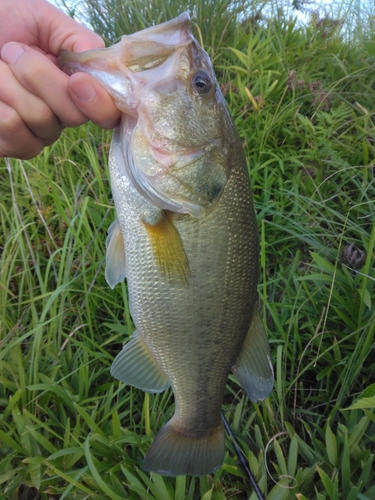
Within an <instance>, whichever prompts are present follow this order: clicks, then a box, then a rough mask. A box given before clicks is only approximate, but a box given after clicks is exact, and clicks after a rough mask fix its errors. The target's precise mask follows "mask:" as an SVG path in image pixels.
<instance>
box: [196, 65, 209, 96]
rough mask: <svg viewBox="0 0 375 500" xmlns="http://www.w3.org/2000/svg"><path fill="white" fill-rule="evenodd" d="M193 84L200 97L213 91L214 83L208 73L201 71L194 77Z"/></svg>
mask: <svg viewBox="0 0 375 500" xmlns="http://www.w3.org/2000/svg"><path fill="white" fill-rule="evenodd" d="M191 84H192V86H193V89H194V90H195V91H196V92H197V93H198V94H199V95H206V94H208V93H209V91H210V90H211V88H212V85H213V82H212V80H211V77H210V75H209V74H208V73H206V71H203V70H199V71H197V72H196V73H195V74H194V75H193V77H192V79H191Z"/></svg>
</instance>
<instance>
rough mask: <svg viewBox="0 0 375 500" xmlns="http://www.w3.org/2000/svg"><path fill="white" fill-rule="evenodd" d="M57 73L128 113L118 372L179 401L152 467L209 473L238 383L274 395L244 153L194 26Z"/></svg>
mask: <svg viewBox="0 0 375 500" xmlns="http://www.w3.org/2000/svg"><path fill="white" fill-rule="evenodd" d="M60 62H61V65H62V67H63V69H64V70H65V71H67V72H68V73H72V72H74V71H85V72H87V73H90V74H91V75H93V76H94V77H95V78H96V79H97V80H98V81H99V82H100V83H101V84H102V85H103V86H104V87H105V88H106V89H107V91H108V92H109V93H110V94H111V95H112V96H113V98H114V100H115V102H116V105H117V106H118V108H119V109H120V110H121V111H122V121H121V125H119V126H118V127H117V129H116V130H115V131H114V135H113V141H112V144H111V151H110V158H109V171H110V181H111V188H112V192H113V198H114V204H115V208H116V212H117V219H116V220H115V221H114V222H113V223H112V225H111V226H110V228H109V231H108V237H107V256H106V279H107V281H108V283H109V285H110V286H111V287H114V286H115V285H116V284H117V283H119V282H120V281H123V280H124V278H125V277H126V279H127V283H128V289H129V304H130V312H131V315H132V318H133V321H134V324H135V325H136V332H134V334H133V336H132V338H131V340H130V341H129V342H128V343H127V344H126V345H125V346H124V348H123V350H122V351H121V352H120V353H119V354H118V355H117V357H116V358H115V360H114V362H113V365H112V368H111V373H112V375H113V376H114V377H116V378H118V379H119V380H122V381H123V382H125V383H127V384H131V385H133V386H135V387H137V388H139V389H142V390H144V391H150V392H155V393H156V392H161V391H164V390H165V389H166V388H167V387H169V386H171V387H172V390H173V393H174V398H175V413H174V416H173V418H172V419H171V420H170V421H169V422H168V423H167V424H166V425H165V426H164V427H163V428H162V429H161V430H160V432H159V433H158V434H157V436H156V438H155V440H154V442H153V444H152V445H151V447H150V449H149V451H148V452H147V454H146V456H145V459H144V462H143V467H144V469H145V470H149V471H155V472H158V473H160V474H164V475H172V476H176V475H183V474H189V475H193V476H195V475H203V474H207V473H209V472H212V471H215V470H217V469H218V468H220V466H221V464H222V462H223V457H224V430H223V424H222V420H221V406H222V401H223V396H224V392H225V386H226V382H227V378H228V374H229V372H230V371H231V370H233V371H234V373H235V374H236V376H237V378H238V380H239V382H240V384H241V385H242V387H243V388H244V390H245V391H246V393H247V394H248V396H249V397H250V399H251V400H253V401H258V400H262V399H264V398H266V397H267V395H268V394H269V392H270V391H271V389H272V385H273V371H272V365H271V361H270V351H269V345H268V341H267V337H266V333H265V331H264V328H263V326H262V322H261V320H260V318H259V315H258V313H257V310H256V303H257V291H256V287H257V280H258V258H259V248H258V247H259V244H258V234H257V224H256V219H255V213H254V208H253V201H252V197H251V190H250V181H249V177H248V173H247V167H246V160H245V156H244V152H243V147H242V144H241V141H240V139H239V137H238V134H237V132H236V130H235V127H234V124H233V122H232V119H231V117H230V115H229V112H228V109H227V106H226V103H225V100H224V98H223V96H222V93H221V91H220V87H219V85H218V84H217V82H216V79H215V74H214V71H213V68H212V64H211V61H210V59H209V57H208V55H207V53H206V52H205V51H204V50H203V49H202V48H201V47H200V45H199V44H198V42H197V41H196V40H195V39H194V37H193V35H192V33H191V30H190V20H189V16H188V14H187V13H184V14H181V15H180V16H179V17H177V18H176V19H173V20H171V21H168V22H166V23H163V24H160V25H158V26H153V27H150V28H148V29H145V30H143V31H140V32H137V33H134V34H133V35H129V36H123V37H122V39H121V41H120V42H119V43H118V44H116V45H114V46H112V47H109V48H107V49H101V50H93V51H88V52H84V53H80V54H76V53H62V54H61V56H60Z"/></svg>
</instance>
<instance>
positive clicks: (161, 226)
mask: <svg viewBox="0 0 375 500" xmlns="http://www.w3.org/2000/svg"><path fill="white" fill-rule="evenodd" d="M143 224H144V226H145V228H146V231H147V235H148V237H149V239H150V243H151V247H152V250H153V252H154V256H155V260H156V262H157V265H158V267H159V269H160V271H161V273H162V274H163V275H164V276H165V277H166V278H167V279H168V281H175V280H177V281H183V282H187V281H188V277H189V264H188V260H187V257H186V254H185V250H184V246H183V244H182V241H181V236H180V235H179V233H178V231H177V229H176V227H175V226H174V224H173V222H172V221H171V218H170V215H169V213H168V212H167V211H163V212H162V214H161V217H160V218H159V220H158V221H157V222H156V223H155V224H150V223H148V222H146V221H143Z"/></svg>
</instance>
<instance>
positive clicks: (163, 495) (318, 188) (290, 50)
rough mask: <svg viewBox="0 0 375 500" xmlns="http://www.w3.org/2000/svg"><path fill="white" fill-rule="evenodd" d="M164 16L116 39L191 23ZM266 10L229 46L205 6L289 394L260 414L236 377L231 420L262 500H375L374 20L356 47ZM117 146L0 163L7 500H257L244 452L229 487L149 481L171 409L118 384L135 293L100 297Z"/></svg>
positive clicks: (232, 463)
mask: <svg viewBox="0 0 375 500" xmlns="http://www.w3.org/2000/svg"><path fill="white" fill-rule="evenodd" d="M87 4H88V5H89V7H90V9H92V10H90V9H88V10H87V12H88V16H89V17H90V19H91V20H92V22H93V24H94V26H96V28H97V29H98V30H99V31H101V32H102V33H104V34H105V36H107V37H108V38H111V39H114V38H116V37H117V36H118V35H119V31H113V32H109V31H108V32H106V31H105V29H107V28H108V26H109V23H108V24H106V25H105V26H107V28H105V27H104V28H105V29H104V28H101V26H100V24H95V22H94V21H95V19H97V23H99V20H98V14H97V11H96V10H95V6H96V4H95V3H93V0H87ZM107 5H108V9H109V8H114V10H116V9H117V8H118V7H117V6H115V7H113V5H114V3H112V2H110V1H109V0H107ZM142 5H143V8H144V9H145V10H142ZM155 5H156V6H157V8H158V9H159V10H160V15H159V14H158V16H159V17H158V18H157V19H156V17H155V18H152V17H150V16H151V14H150V12H148V11H147V9H146V7H145V3H143V2H141V0H137V2H135V1H134V2H131V3H130V2H124V3H123V4H122V8H123V9H128V10H125V11H124V15H123V19H125V20H126V19H130V21H129V24H128V25H126V24H124V25H123V26H121V25H120V21H119V24H118V26H117V25H116V26H115V28H116V30H120V31H123V32H126V31H128V32H129V31H131V30H132V29H131V28H132V26H134V29H135V28H137V29H139V28H141V27H142V24H141V23H142V22H143V23H144V24H146V25H147V24H149V22H150V21H151V20H155V21H160V20H163V19H166V18H168V17H170V16H171V15H175V14H176V13H178V12H179V11H180V10H182V8H180V4H178V3H172V4H168V5H170V7H168V9H171V10H167V11H165V10H163V4H162V3H160V5H159V4H158V3H157V2H155ZM186 5H187V8H188V9H189V8H191V7H190V4H186ZM202 5H203V4H202ZM232 5H233V4H232ZM241 5H242V4H241ZM255 7H256V5H255ZM255 7H254V6H251V8H252V10H249V16H246V19H245V17H241V16H240V17H239V16H238V15H235V13H230V15H229V16H228V17H227V18H226V20H225V22H226V23H227V26H228V29H227V30H226V31H225V30H224V31H223V30H222V29H221V28H220V29H217V26H218V25H217V22H218V21H217V19H218V17H217V16H216V15H215V16H214V15H213V14H212V16H211V17H212V18H211V17H210V16H208V17H210V19H211V22H209V20H208V19H206V21H205V23H206V24H204V20H202V18H201V17H199V16H200V15H201V14H202V12H203V10H202V6H201V4H200V3H199V2H198V3H197V7H196V9H197V10H196V14H197V15H196V20H197V25H198V26H201V27H202V26H203V28H204V29H201V30H200V33H201V36H202V37H203V40H204V44H205V47H206V48H207V50H208V51H209V53H210V55H211V56H212V58H213V60H214V63H215V67H216V70H217V74H218V78H219V80H220V83H221V84H222V85H223V90H225V93H226V99H227V101H228V104H229V106H230V109H231V112H232V116H233V118H234V120H235V122H236V125H237V127H238V130H239V133H240V135H241V138H242V139H243V143H244V148H245V151H246V154H247V157H248V159H249V171H250V174H251V178H252V184H253V191H254V196H255V204H256V209H257V215H258V222H259V233H260V235H261V282H260V284H259V294H260V298H261V307H262V310H263V317H264V319H265V322H266V323H267V327H268V331H269V338H270V342H271V347H272V354H273V362H274V367H275V375H276V381H275V388H274V390H273V392H272V393H271V395H270V397H269V398H268V399H267V400H266V401H265V402H263V403H262V404H259V405H257V404H253V405H251V404H250V402H249V401H248V399H247V398H246V396H245V395H244V393H243V391H242V390H241V388H240V387H239V385H238V384H237V382H236V380H235V379H234V378H233V377H230V380H229V382H228V388H227V394H226V396H225V401H224V406H223V408H224V413H225V415H226V417H227V419H228V420H229V422H230V424H231V426H232V428H233V431H234V434H235V436H236V438H237V440H238V442H239V444H240V446H241V448H242V450H243V452H244V453H245V455H246V457H247V458H248V460H249V465H250V467H251V470H252V472H253V474H254V475H255V477H256V479H257V481H258V482H259V484H260V487H261V489H262V491H263V492H264V494H265V496H266V497H267V499H269V500H276V499H283V500H286V499H295V498H298V499H300V500H304V499H309V500H310V499H315V498H316V499H318V500H321V499H330V500H336V499H345V500H354V499H357V498H358V499H360V500H366V499H368V500H372V499H373V498H375V486H374V484H375V472H374V471H375V468H374V463H373V461H374V456H375V439H374V435H375V412H374V408H375V404H374V396H375V389H374V384H375V361H374V359H375V357H374V353H375V349H374V334H375V306H374V303H375V269H374V255H375V250H374V247H375V217H374V215H375V201H374V200H375V175H374V168H375V167H374V161H375V127H374V120H375V113H374V107H373V103H374V102H375V73H374V70H373V61H374V56H375V37H374V35H373V29H372V28H373V25H374V18H373V17H371V16H368V17H362V20H361V24H360V25H358V24H356V25H355V26H356V29H355V30H352V31H351V30H350V28H348V27H347V26H346V25H344V26H343V27H340V26H339V25H337V24H335V23H334V22H332V21H330V20H329V19H326V20H325V23H318V22H317V20H316V18H314V19H312V20H311V22H309V23H308V24H307V25H306V26H304V27H301V26H299V25H298V23H296V22H295V21H293V20H292V19H289V18H287V17H286V16H283V14H282V13H281V12H279V13H278V14H277V13H276V14H274V15H273V16H272V17H271V18H270V19H268V18H267V17H266V15H265V14H264V16H263V18H261V17H262V16H259V15H257V16H256V15H255V14H254V13H256V12H257V9H256V8H255ZM209 8H210V9H211V8H212V9H214V10H215V9H216V11H217V12H219V13H221V14H220V15H219V17H220V18H222V19H224V13H226V12H228V8H227V2H224V1H223V2H222V3H221V2H216V3H215V7H214V4H213V3H210V4H209ZM129 9H130V10H131V13H130V10H129ZM172 9H174V10H172ZM159 10H158V11H157V12H159ZM130 14H132V15H133V16H134V18H133V17H130ZM137 16H138V17H137ZM136 18H137V19H138V21H137V22H139V23H140V24H134V25H133V24H132V23H133V22H134V23H135V22H136ZM119 19H120V20H121V16H119ZM101 22H102V23H104V24H105V20H102V21H101ZM358 22H359V21H358ZM215 23H216V24H215ZM233 23H234V24H233ZM104 24H103V26H104ZM358 26H359V27H360V29H359V27H358ZM108 29H109V28H108ZM111 29H112V28H111ZM196 34H197V36H200V35H199V31H197V32H196ZM110 140H111V135H110V133H108V132H104V131H101V130H98V129H96V128H95V127H93V126H91V125H88V126H86V127H81V128H79V129H76V130H66V131H65V133H64V135H63V137H62V138H61V139H60V140H59V141H58V142H57V143H55V144H54V145H52V146H50V147H49V148H46V149H45V150H44V151H43V152H42V153H41V154H40V155H39V156H38V157H37V158H35V159H34V160H32V161H23V162H19V161H17V160H9V161H8V160H0V190H1V193H2V195H1V199H0V224H1V229H0V346H1V349H0V484H1V486H0V491H1V493H0V499H3V498H4V500H13V499H15V500H29V499H43V500H44V499H48V500H53V499H64V498H65V499H68V500H69V499H82V500H83V499H88V498H92V499H94V500H99V499H103V500H104V499H121V498H131V499H158V500H159V499H160V500H166V499H176V500H177V499H180V500H182V499H198V498H202V499H203V500H210V499H214V500H220V499H228V498H238V499H244V498H251V500H254V498H255V496H254V493H252V491H251V487H250V485H249V483H248V481H247V479H246V476H245V474H244V472H243V471H242V470H241V468H240V467H239V465H238V464H237V459H236V456H235V453H234V449H233V447H232V444H231V442H230V440H228V441H227V452H226V456H225V463H224V466H223V468H222V469H221V470H220V471H218V472H217V473H215V474H214V475H210V476H207V477H203V478H201V479H192V478H189V477H186V478H185V477H179V478H176V479H175V478H163V477H161V476H158V475H157V474H151V475H149V474H146V473H145V472H143V471H142V469H141V467H140V464H141V462H142V459H143V456H144V454H145V452H146V451H147V449H148V447H149V445H150V444H151V441H152V439H153V436H154V435H155V433H156V432H157V430H159V429H160V427H161V426H162V424H163V423H165V422H166V421H167V420H168V419H169V418H170V417H171V415H172V413H173V400H172V398H171V393H170V392H169V391H167V392H165V393H162V394H160V395H148V394H144V393H143V392H141V391H138V390H136V389H134V388H131V387H127V386H124V385H123V384H121V383H119V382H118V381H116V380H114V379H112V377H111V376H110V373H109V367H110V365H111V362H112V359H113V357H114V355H115V354H116V353H117V352H118V351H119V350H120V348H121V346H122V344H123V342H124V341H125V340H126V338H127V337H128V336H129V335H130V334H131V332H132V331H133V329H134V327H133V325H132V322H131V318H130V314H129V310H128V307H127V289H126V284H125V283H124V284H122V285H121V286H120V285H119V286H117V287H116V289H115V290H111V289H110V288H109V287H108V285H107V284H106V282H105V280H104V258H105V238H106V230H107V228H108V226H109V225H110V223H111V222H112V220H113V217H114V209H113V206H112V202H111V193H110V187H109V183H108V174H107V165H106V162H107V158H108V150H109V144H110ZM351 244H354V245H355V247H356V248H357V249H359V250H360V251H362V252H363V258H362V260H361V262H357V263H356V262H355V259H354V258H351V257H350V255H349V254H348V250H347V249H348V247H349V246H350V245H351ZM357 257H358V255H357ZM366 388H367V391H365V392H363V391H364V390H365V389H366ZM361 395H362V397H361ZM356 402H357V403H356ZM354 403H356V405H354V408H352V405H353V404H354Z"/></svg>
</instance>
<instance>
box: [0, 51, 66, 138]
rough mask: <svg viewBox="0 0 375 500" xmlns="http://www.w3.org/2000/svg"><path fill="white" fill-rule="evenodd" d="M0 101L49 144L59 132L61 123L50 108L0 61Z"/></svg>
mask: <svg viewBox="0 0 375 500" xmlns="http://www.w3.org/2000/svg"><path fill="white" fill-rule="evenodd" d="M0 81H1V82H2V83H1V86H0V101H2V102H3V103H5V104H7V105H8V106H10V107H11V108H13V109H15V110H16V111H17V113H18V115H19V116H20V117H21V118H22V120H23V121H24V123H25V124H26V125H27V127H28V128H29V129H30V130H31V132H32V133H33V134H34V135H35V136H37V137H39V138H41V139H43V140H44V142H45V143H48V144H51V143H52V142H54V141H55V140H56V139H57V138H58V137H59V136H60V134H61V130H62V127H61V124H60V122H59V120H58V119H57V117H56V115H55V114H54V113H53V111H52V110H51V108H50V107H49V106H48V105H47V104H46V103H45V102H44V101H43V100H42V99H40V98H39V97H37V96H35V95H34V94H32V93H31V92H29V91H28V90H27V89H25V88H24V87H23V86H22V85H21V84H20V83H19V81H18V80H17V79H16V77H15V76H14V74H13V72H12V70H11V69H10V68H9V66H8V65H7V64H5V63H4V62H3V61H0Z"/></svg>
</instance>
